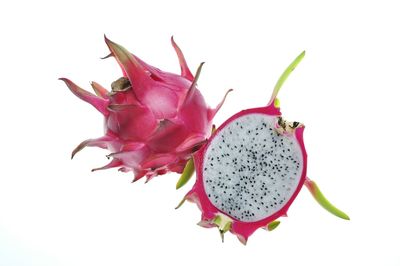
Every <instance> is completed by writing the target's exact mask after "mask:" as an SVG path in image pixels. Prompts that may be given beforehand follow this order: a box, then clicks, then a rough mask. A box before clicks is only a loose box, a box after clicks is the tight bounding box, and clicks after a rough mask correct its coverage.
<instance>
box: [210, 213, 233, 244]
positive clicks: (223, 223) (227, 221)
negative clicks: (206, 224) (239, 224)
mask: <svg viewBox="0 0 400 266" xmlns="http://www.w3.org/2000/svg"><path fill="white" fill-rule="evenodd" d="M213 223H214V224H215V225H216V226H218V230H219V234H220V236H221V239H222V242H224V234H225V233H226V232H228V231H229V230H231V228H232V219H231V218H229V217H228V216H226V215H224V214H222V213H220V214H218V215H217V216H215V218H214V220H213Z"/></svg>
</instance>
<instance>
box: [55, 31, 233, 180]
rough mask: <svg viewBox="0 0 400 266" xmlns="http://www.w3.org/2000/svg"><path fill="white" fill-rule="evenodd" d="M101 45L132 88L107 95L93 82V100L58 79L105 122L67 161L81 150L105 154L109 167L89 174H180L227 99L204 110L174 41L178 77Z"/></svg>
mask: <svg viewBox="0 0 400 266" xmlns="http://www.w3.org/2000/svg"><path fill="white" fill-rule="evenodd" d="M105 42H106V44H107V46H108V48H109V49H110V52H111V54H110V55H111V56H113V57H114V58H115V59H116V61H117V62H118V64H119V65H120V67H121V69H122V74H123V76H124V77H126V78H127V79H129V82H130V84H131V88H130V89H127V90H124V91H117V92H112V93H110V92H108V91H107V90H106V89H105V88H104V87H102V86H101V85H100V84H98V83H96V82H92V84H91V85H92V87H93V90H94V91H95V93H96V95H95V94H93V93H90V92H88V91H85V90H83V89H82V88H80V87H78V86H77V85H76V84H74V83H73V82H72V81H70V80H69V79H66V78H61V80H63V81H64V82H65V83H66V85H67V86H68V88H69V89H70V90H71V91H72V93H74V94H75V95H76V96H77V97H78V98H80V99H82V100H84V101H86V102H88V103H89V104H91V105H92V106H93V107H95V108H96V109H97V110H98V111H99V112H100V113H102V114H103V115H104V118H105V123H104V124H105V136H103V137H100V138H97V139H88V140H85V141H83V142H82V143H81V144H80V145H78V147H76V149H75V150H74V151H73V154H72V156H74V155H75V154H76V153H77V152H79V151H80V150H82V149H83V148H85V147H99V148H103V149H108V150H110V151H111V154H110V155H109V156H108V157H109V158H112V160H111V161H110V163H108V164H107V165H105V166H103V167H100V168H95V169H93V170H103V169H108V168H113V167H120V168H119V170H120V171H123V172H127V171H133V172H134V174H135V179H134V181H136V180H138V179H140V178H141V177H143V176H146V177H147V179H150V178H152V177H154V176H156V175H162V174H165V173H167V172H169V171H172V172H177V173H181V172H182V171H183V168H184V166H185V164H186V162H187V160H188V159H189V158H190V156H191V154H192V153H193V152H194V151H195V149H197V147H198V146H199V145H200V144H202V143H204V141H205V140H206V139H207V137H209V134H210V133H209V132H210V128H211V125H212V119H213V118H214V115H215V114H216V112H217V111H218V110H219V108H220V107H221V105H222V103H223V102H224V100H225V97H226V95H225V97H224V99H223V100H222V101H221V103H220V104H219V105H218V106H217V107H216V108H215V109H213V108H209V107H208V106H207V104H206V103H205V101H204V98H203V96H202V95H201V93H200V91H199V90H198V89H197V86H196V80H195V78H194V77H193V75H192V73H191V72H190V70H189V68H188V66H187V63H186V60H185V58H184V56H183V53H182V51H181V50H180V48H179V47H178V46H177V44H176V43H175V41H174V40H173V38H171V43H172V46H173V48H174V49H175V52H176V53H177V56H178V59H179V63H180V68H181V75H177V74H172V73H168V72H164V71H161V70H159V69H157V68H155V67H153V66H151V65H149V64H147V63H145V62H144V61H142V60H141V59H140V58H138V57H136V56H135V55H133V54H131V53H129V52H128V51H127V50H126V49H125V48H123V47H122V46H120V45H118V44H116V43H114V42H112V41H110V40H109V39H107V38H106V37H105ZM197 78H198V76H197ZM228 92H229V91H228ZM188 96H190V97H188Z"/></svg>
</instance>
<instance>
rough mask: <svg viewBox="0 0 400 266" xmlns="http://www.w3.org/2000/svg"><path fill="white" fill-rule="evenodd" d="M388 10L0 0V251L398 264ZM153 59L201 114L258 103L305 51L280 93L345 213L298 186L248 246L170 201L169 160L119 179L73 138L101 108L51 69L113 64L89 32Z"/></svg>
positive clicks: (27, 258) (97, 74) (28, 256)
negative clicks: (164, 169) (184, 68)
mask: <svg viewBox="0 0 400 266" xmlns="http://www.w3.org/2000/svg"><path fill="white" fill-rule="evenodd" d="M399 25H400V16H399V8H398V7H397V6H396V1H330V2H328V1H259V2H257V1H246V4H242V3H238V2H236V1H218V2H217V1H215V2H214V3H213V2H207V1H198V2H195V1H181V2H179V1H132V0H131V1H126V2H122V1H117V0H113V1H104V2H101V1H96V2H93V3H89V2H86V3H83V1H82V2H77V1H62V2H61V1H60V2H58V3H57V2H56V1H49V2H45V1H12V2H11V1H8V2H5V1H3V2H2V3H1V4H0V27H1V28H0V29H1V35H0V38H1V42H0V48H1V56H0V70H1V71H0V90H1V92H2V93H1V105H0V111H1V112H0V114H1V131H0V136H1V138H0V139H1V152H0V156H1V167H0V265H1V266H3V265H4V266H9V265H10V266H11V265H57V266H58V265H142V264H146V265H147V264H149V265H153V264H154V265H166V264H171V265H176V266H177V265H211V264H213V265H214V264H215V265H222V264H224V265H308V266H312V265H400V252H399V246H400V240H399V238H400V229H399V226H400V216H399V207H398V204H399V202H400V196H399V194H400V193H399V189H400V181H399V179H400V175H399V172H400V171H399V165H400V163H399V148H400V145H399V143H400V142H399V138H398V135H399V129H400V127H399V119H398V115H399V113H400V112H399V110H400V108H399V91H400V75H399V73H400V69H399V62H400V52H399V51H400V41H399V38H398V36H399ZM104 33H105V34H107V36H108V37H109V38H110V39H111V40H114V41H116V42H118V43H120V44H122V45H124V46H125V47H126V48H127V49H129V50H130V51H131V52H133V53H135V54H136V55H138V56H140V57H141V58H143V59H144V60H145V61H147V62H149V63H150V64H153V65H155V66H157V67H159V68H161V69H164V70H169V71H173V72H179V67H178V62H177V59H176V56H175V54H174V51H173V49H172V47H171V46H170V43H169V38H170V36H171V35H174V36H175V39H176V41H177V42H178V44H179V45H180V46H181V48H182V50H183V51H184V53H185V55H186V59H187V60H188V63H189V66H190V67H191V69H192V71H194V70H195V69H196V67H197V66H198V64H199V63H200V62H202V61H205V62H206V65H205V66H204V68H203V72H202V75H201V78H200V81H199V88H200V89H201V91H202V92H203V95H204V97H205V98H206V99H207V101H208V103H209V104H210V105H211V106H215V105H216V104H217V103H218V101H219V99H220V98H221V97H222V96H223V94H224V92H225V90H226V89H228V88H234V89H235V91H234V92H233V93H232V94H231V95H230V96H229V99H228V101H227V102H226V104H225V106H224V107H223V109H222V110H221V111H220V113H219V114H218V116H217V118H216V120H215V122H216V123H217V124H220V123H221V122H223V121H224V120H225V119H227V118H228V117H229V116H230V115H232V114H234V113H235V112H237V111H239V110H241V109H244V108H249V107H256V106H262V105H265V104H266V103H267V101H268V99H269V97H270V93H271V92H272V88H273V85H274V84H275V81H276V80H277V78H278V77H279V75H280V74H281V72H282V71H283V69H284V68H285V67H286V66H287V65H288V64H289V63H290V62H291V61H292V60H293V59H294V58H295V57H296V56H297V55H298V54H299V53H300V52H301V51H302V50H304V49H305V50H306V51H307V55H306V57H305V59H304V60H303V62H302V63H301V64H300V65H299V67H298V69H296V71H295V72H294V73H293V74H292V76H291V77H290V78H289V80H288V81H287V83H286V84H285V85H284V87H283V89H282V91H281V93H280V95H279V98H280V100H281V105H282V111H283V113H284V115H285V117H286V118H288V119H289V120H297V121H301V122H303V123H305V125H306V131H305V142H306V145H307V150H308V154H309V176H310V177H311V178H312V179H314V180H316V181H317V182H318V184H319V185H320V187H321V189H322V190H323V191H324V193H325V194H326V196H327V197H328V198H329V199H330V200H331V201H332V202H334V203H335V204H336V205H337V206H339V207H340V208H342V209H343V210H345V211H346V212H347V213H348V214H349V215H350V217H351V221H344V220H340V219H337V218H336V217H334V216H332V215H330V214H329V213H327V212H325V211H324V210H323V209H322V208H320V207H319V206H318V204H316V203H315V202H314V201H313V199H312V197H311V196H310V195H309V193H308V191H307V190H302V191H301V193H300V194H299V196H298V198H297V200H296V201H295V202H294V204H293V205H292V207H291V209H290V211H289V217H288V218H283V219H282V223H281V225H280V226H279V227H278V228H277V230H276V231H273V232H266V231H263V230H259V231H257V232H256V233H255V234H254V235H253V236H252V237H251V238H250V240H249V242H248V244H247V246H243V245H241V244H240V243H239V242H238V241H237V239H236V237H234V236H233V235H231V234H227V235H226V238H225V243H224V244H222V243H221V241H220V238H219V235H218V233H217V230H215V229H203V228H200V227H198V226H197V225H196V223H197V222H198V221H199V219H200V212H199V210H198V209H197V207H196V206H195V205H194V204H189V203H188V204H185V205H184V206H182V208H181V209H179V210H174V207H175V205H176V204H177V203H178V202H179V201H180V199H181V198H182V196H183V195H184V194H185V193H186V191H188V190H189V188H190V187H191V186H192V184H193V180H191V182H190V184H188V185H187V186H185V187H184V188H183V189H181V190H179V191H175V182H176V181H177V178H178V175H177V174H168V175H165V176H160V177H158V178H155V179H154V180H152V181H151V182H149V183H148V184H144V182H143V181H140V182H138V183H135V184H131V183H130V181H131V179H132V178H133V176H132V174H123V173H119V172H117V171H116V170H108V171H103V172H96V173H91V172H90V169H91V168H93V167H96V166H101V165H102V164H104V163H106V158H105V155H106V154H107V152H106V151H104V150H99V149H95V148H88V149H86V150H84V151H82V152H81V153H80V154H78V155H77V156H76V158H75V159H74V160H73V161H71V160H70V158H69V156H70V152H71V150H72V149H73V148H74V147H75V145H77V144H78V143H79V142H80V141H81V140H83V139H86V138H90V137H98V136H100V135H101V134H102V118H101V115H100V114H99V113H97V111H96V110H95V109H93V108H92V107H91V106H89V105H88V104H86V103H84V102H82V101H80V100H79V99H77V98H76V97H75V96H73V95H72V94H71V93H70V91H68V89H67V87H66V86H65V85H64V84H63V83H62V82H61V81H58V80H57V78H59V77H68V78H71V79H72V80H73V81H75V82H76V83H77V84H80V85H82V86H83V87H85V88H86V89H89V88H90V86H89V81H91V80H95V81H98V82H99V83H101V84H103V85H105V86H109V84H110V83H111V82H112V81H113V80H115V79H117V78H118V77H120V75H121V74H120V70H119V67H118V65H117V64H116V63H115V61H114V60H113V59H108V60H100V59H99V57H102V56H105V55H107V53H108V50H107V47H106V45H105V43H104V42H103V34H104Z"/></svg>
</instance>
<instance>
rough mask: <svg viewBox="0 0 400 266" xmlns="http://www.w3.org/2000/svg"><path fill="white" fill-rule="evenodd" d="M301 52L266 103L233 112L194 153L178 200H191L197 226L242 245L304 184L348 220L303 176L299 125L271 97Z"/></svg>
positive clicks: (270, 225) (273, 221)
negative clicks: (192, 176) (192, 175)
mask: <svg viewBox="0 0 400 266" xmlns="http://www.w3.org/2000/svg"><path fill="white" fill-rule="evenodd" d="M304 54H305V53H304V52H303V53H301V54H300V55H299V56H298V57H297V58H296V59H295V60H294V61H293V63H292V64H291V65H290V66H289V67H288V68H287V69H286V71H285V72H284V73H283V74H282V76H281V78H280V79H279V80H278V83H277V85H276V87H275V89H274V92H273V94H272V97H271V99H270V101H269V104H267V106H265V107H259V108H253V109H248V110H244V111H241V112H239V113H237V114H235V115H233V116H232V117H231V118H229V119H228V120H227V121H225V122H224V123H223V124H222V125H221V126H220V127H219V128H218V129H217V130H216V131H215V132H214V134H213V135H212V136H211V138H210V139H209V140H208V141H207V143H206V144H205V145H203V146H202V148H201V149H200V150H199V151H198V152H196V153H195V154H194V168H195V169H196V176H197V179H196V183H195V185H194V187H193V188H192V189H191V190H190V191H189V192H188V193H187V194H186V196H185V197H184V199H183V201H182V202H181V203H180V205H181V204H182V203H183V202H184V201H185V200H189V201H192V202H195V203H197V205H198V207H199V208H200V210H201V211H202V217H201V221H200V223H199V225H201V226H203V227H207V228H209V227H218V229H219V231H220V233H221V237H223V236H224V233H225V232H227V231H230V232H232V233H233V234H235V235H237V237H238V238H239V240H240V241H241V242H242V243H244V244H245V243H246V242H247V239H248V237H249V236H250V235H251V234H253V233H254V231H255V230H257V229H258V228H265V229H267V230H273V229H275V228H276V227H277V226H278V225H279V221H278V220H277V219H278V218H279V217H281V216H286V213H287V211H288V208H289V207H290V205H291V204H292V202H293V201H294V199H295V198H296V196H297V195H298V193H299V192H300V189H301V188H302V186H303V185H304V184H305V185H306V187H307V188H308V189H309V190H310V192H311V193H312V195H313V196H314V198H315V199H316V200H317V201H318V202H319V203H320V204H321V205H322V206H323V207H324V208H325V209H327V210H328V211H329V212H331V213H333V214H334V215H336V216H338V217H340V218H343V219H349V217H348V216H347V215H346V214H345V213H343V212H342V211H340V210H338V209H337V208H335V207H334V206H333V205H332V204H331V203H329V201H328V200H327V199H326V198H325V197H324V196H323V194H322V193H321V191H320V190H319V188H318V186H317V185H316V184H315V182H313V181H311V180H310V179H308V178H307V154H306V150H305V147H304V142H303V131H304V125H303V124H301V123H299V122H287V121H285V120H284V119H283V118H282V116H281V112H280V107H279V101H278V99H277V98H276V96H277V94H278V91H279V89H280V88H281V86H282V84H283V82H284V81H285V80H286V78H287V77H288V76H289V74H290V73H291V71H292V70H293V69H294V68H295V67H296V66H297V64H298V63H299V62H300V61H301V59H302V58H303V57H304ZM187 176H189V175H187ZM186 179H188V178H187V177H186ZM186 181H187V180H185V182H186ZM180 205H179V206H180ZM179 206H178V207H179ZM222 239H223V238H222Z"/></svg>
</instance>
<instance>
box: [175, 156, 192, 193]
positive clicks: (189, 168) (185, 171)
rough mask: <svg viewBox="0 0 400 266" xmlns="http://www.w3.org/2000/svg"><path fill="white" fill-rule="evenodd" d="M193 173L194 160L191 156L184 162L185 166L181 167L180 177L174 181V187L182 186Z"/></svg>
mask: <svg viewBox="0 0 400 266" xmlns="http://www.w3.org/2000/svg"><path fill="white" fill-rule="evenodd" d="M193 173H194V162H193V158H190V160H189V161H188V162H187V163H186V166H185V168H184V169H183V172H182V175H181V177H180V178H179V180H178V182H177V183H176V189H179V188H181V187H183V186H184V185H185V184H186V183H187V182H188V181H189V180H190V178H191V177H192V176H193Z"/></svg>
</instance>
